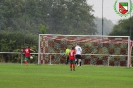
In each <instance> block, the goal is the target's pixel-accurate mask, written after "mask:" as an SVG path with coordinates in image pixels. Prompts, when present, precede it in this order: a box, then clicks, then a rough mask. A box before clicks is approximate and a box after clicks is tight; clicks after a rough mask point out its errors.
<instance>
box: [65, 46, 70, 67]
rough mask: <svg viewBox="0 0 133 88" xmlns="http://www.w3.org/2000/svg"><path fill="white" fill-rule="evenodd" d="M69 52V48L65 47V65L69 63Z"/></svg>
mask: <svg viewBox="0 0 133 88" xmlns="http://www.w3.org/2000/svg"><path fill="white" fill-rule="evenodd" d="M69 52H70V49H68V47H66V51H65V55H66V65H67V64H68V63H69Z"/></svg>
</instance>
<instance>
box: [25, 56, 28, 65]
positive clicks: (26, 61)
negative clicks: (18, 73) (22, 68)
mask: <svg viewBox="0 0 133 88" xmlns="http://www.w3.org/2000/svg"><path fill="white" fill-rule="evenodd" d="M25 65H26V66H27V65H28V57H25Z"/></svg>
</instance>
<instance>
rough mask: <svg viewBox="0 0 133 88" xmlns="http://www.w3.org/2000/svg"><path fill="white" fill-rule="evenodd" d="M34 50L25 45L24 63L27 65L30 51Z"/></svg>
mask: <svg viewBox="0 0 133 88" xmlns="http://www.w3.org/2000/svg"><path fill="white" fill-rule="evenodd" d="M31 51H33V52H34V50H32V49H30V47H25V48H24V49H23V50H22V52H23V53H24V63H25V65H26V66H27V65H28V59H29V58H30V56H31V55H30V52H31Z"/></svg>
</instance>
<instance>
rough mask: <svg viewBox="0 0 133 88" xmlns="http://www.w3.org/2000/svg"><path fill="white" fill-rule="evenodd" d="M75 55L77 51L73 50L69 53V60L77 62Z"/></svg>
mask: <svg viewBox="0 0 133 88" xmlns="http://www.w3.org/2000/svg"><path fill="white" fill-rule="evenodd" d="M75 54H76V51H75V50H71V51H70V52H69V60H75Z"/></svg>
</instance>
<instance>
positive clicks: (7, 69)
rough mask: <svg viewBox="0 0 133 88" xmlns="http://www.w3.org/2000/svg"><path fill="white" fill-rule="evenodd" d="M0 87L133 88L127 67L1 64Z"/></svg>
mask: <svg viewBox="0 0 133 88" xmlns="http://www.w3.org/2000/svg"><path fill="white" fill-rule="evenodd" d="M0 87H1V88H133V69H132V68H127V67H107V66H90V65H89V66H82V67H81V68H79V67H77V68H76V71H70V69H69V65H33V64H29V66H25V65H20V64H0Z"/></svg>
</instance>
